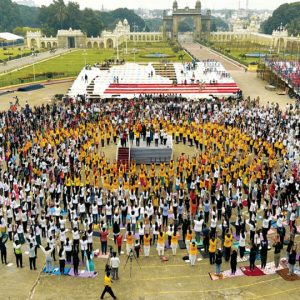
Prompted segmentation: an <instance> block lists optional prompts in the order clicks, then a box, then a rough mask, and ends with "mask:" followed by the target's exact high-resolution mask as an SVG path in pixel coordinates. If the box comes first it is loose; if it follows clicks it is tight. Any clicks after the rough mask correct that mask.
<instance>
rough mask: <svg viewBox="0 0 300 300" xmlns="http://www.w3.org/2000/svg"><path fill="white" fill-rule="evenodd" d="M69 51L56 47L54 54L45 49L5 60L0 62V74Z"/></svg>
mask: <svg viewBox="0 0 300 300" xmlns="http://www.w3.org/2000/svg"><path fill="white" fill-rule="evenodd" d="M70 51H71V50H70V49H58V50H57V51H56V52H55V54H54V53H50V51H46V52H42V53H38V55H37V56H25V57H23V58H19V59H15V60H12V61H9V62H7V64H6V65H4V64H0V75H1V74H2V73H7V72H10V71H13V70H15V69H20V68H22V67H26V66H28V65H31V64H33V63H38V62H40V61H42V60H45V59H49V58H53V57H55V56H58V55H61V54H63V53H66V52H70ZM73 51H74V50H73Z"/></svg>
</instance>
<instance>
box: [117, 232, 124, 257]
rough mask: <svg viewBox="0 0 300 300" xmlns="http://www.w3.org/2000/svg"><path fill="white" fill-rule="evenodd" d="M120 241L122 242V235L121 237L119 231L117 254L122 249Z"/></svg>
mask: <svg viewBox="0 0 300 300" xmlns="http://www.w3.org/2000/svg"><path fill="white" fill-rule="evenodd" d="M122 242H123V237H122V234H121V233H120V234H119V235H118V236H117V246H118V254H119V255H120V254H121V250H122Z"/></svg>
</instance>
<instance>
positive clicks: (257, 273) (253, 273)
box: [241, 267, 265, 276]
mask: <svg viewBox="0 0 300 300" xmlns="http://www.w3.org/2000/svg"><path fill="white" fill-rule="evenodd" d="M241 270H242V272H243V273H244V274H245V275H246V276H263V275H265V273H264V272H263V271H262V270H260V269H259V268H257V267H254V270H253V271H250V267H241Z"/></svg>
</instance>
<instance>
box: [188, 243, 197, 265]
mask: <svg viewBox="0 0 300 300" xmlns="http://www.w3.org/2000/svg"><path fill="white" fill-rule="evenodd" d="M197 252H198V248H197V245H196V242H195V241H193V242H192V243H191V244H190V247H189V259H190V263H191V266H194V265H195V263H196V258H197Z"/></svg>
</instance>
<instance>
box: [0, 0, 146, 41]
mask: <svg viewBox="0 0 300 300" xmlns="http://www.w3.org/2000/svg"><path fill="white" fill-rule="evenodd" d="M0 16H1V17H0V31H9V32H13V31H14V32H15V33H16V34H24V32H25V31H26V30H27V29H28V28H39V29H41V30H42V32H43V34H45V35H47V36H50V35H52V36H55V35H56V33H57V30H59V29H69V28H70V27H71V28H74V29H81V30H82V31H83V32H85V33H86V34H87V35H88V36H98V35H100V33H101V31H102V30H103V29H114V27H115V25H116V24H117V22H118V21H119V20H123V19H127V20H128V23H129V24H130V26H131V28H133V26H135V28H137V30H139V31H149V28H148V27H147V26H146V24H145V22H144V20H143V19H142V18H141V17H139V16H138V15H136V14H135V13H134V11H133V10H129V9H127V8H119V9H116V10H113V11H109V12H102V11H96V10H93V9H89V8H86V9H84V10H80V7H79V4H78V3H76V2H68V3H67V4H66V3H65V2H64V0H54V1H53V2H52V3H51V4H50V5H49V6H45V5H43V6H42V7H29V6H25V5H19V4H17V3H14V2H12V1H11V0H1V1H0ZM23 27H27V29H24V28H23ZM22 28H23V29H22Z"/></svg>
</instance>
